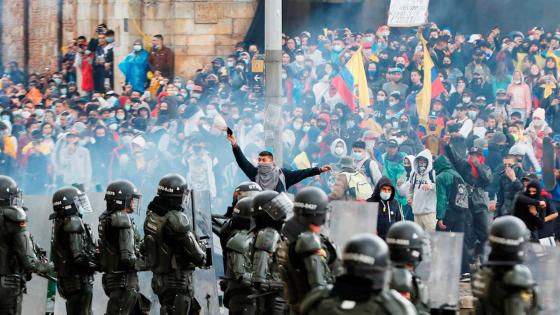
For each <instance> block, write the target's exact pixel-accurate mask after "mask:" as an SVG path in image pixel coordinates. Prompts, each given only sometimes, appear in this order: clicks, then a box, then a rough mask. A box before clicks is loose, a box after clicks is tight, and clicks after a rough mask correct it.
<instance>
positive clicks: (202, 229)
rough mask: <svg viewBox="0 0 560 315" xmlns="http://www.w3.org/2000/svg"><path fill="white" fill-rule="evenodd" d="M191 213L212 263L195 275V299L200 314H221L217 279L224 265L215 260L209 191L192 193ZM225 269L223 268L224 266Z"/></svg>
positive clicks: (191, 219) (198, 270) (195, 272)
mask: <svg viewBox="0 0 560 315" xmlns="http://www.w3.org/2000/svg"><path fill="white" fill-rule="evenodd" d="M190 199H191V200H190V201H191V206H190V207H189V209H190V211H187V215H188V216H189V219H190V222H193V230H194V232H195V235H196V236H197V239H198V240H199V241H200V242H201V243H204V244H205V245H206V247H207V251H206V254H207V260H209V262H210V263H212V262H214V263H216V264H209V266H208V267H207V268H205V269H201V268H197V269H196V270H195V271H194V273H193V287H194V297H195V299H196V301H197V302H198V304H199V305H200V308H201V312H200V314H206V315H210V314H220V303H219V301H220V297H219V296H218V281H217V278H216V267H217V266H215V265H217V264H218V263H220V264H221V263H222V261H223V260H222V259H221V258H219V259H218V258H217V257H216V259H214V257H212V256H213V254H214V244H215V243H216V244H219V243H220V242H219V241H216V242H214V238H213V236H214V235H213V233H212V218H211V215H212V212H211V206H210V193H209V192H208V191H194V192H192V193H191V198H190ZM222 268H223V266H222Z"/></svg>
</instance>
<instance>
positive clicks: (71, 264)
mask: <svg viewBox="0 0 560 315" xmlns="http://www.w3.org/2000/svg"><path fill="white" fill-rule="evenodd" d="M52 204H53V210H54V213H53V214H51V217H50V218H51V219H54V226H53V232H52V241H51V242H52V244H51V245H52V250H53V255H52V257H53V262H54V266H55V270H56V272H57V273H58V283H57V285H58V292H59V293H60V295H61V296H62V297H63V298H65V299H66V313H67V314H77V315H91V314H93V313H92V309H91V299H92V294H93V274H94V272H95V270H96V269H97V263H96V257H95V255H96V254H95V252H96V248H95V243H94V241H93V239H92V234H91V228H90V227H89V225H88V224H86V223H84V222H83V220H82V216H83V215H84V213H90V212H93V210H92V208H91V204H90V203H89V199H88V197H87V195H86V194H85V193H83V192H82V191H80V190H79V189H77V188H75V187H64V188H61V189H59V190H57V191H56V192H55V193H54V195H53V198H52Z"/></svg>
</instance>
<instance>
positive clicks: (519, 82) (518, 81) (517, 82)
mask: <svg viewBox="0 0 560 315" xmlns="http://www.w3.org/2000/svg"><path fill="white" fill-rule="evenodd" d="M513 83H515V84H521V80H515V81H513Z"/></svg>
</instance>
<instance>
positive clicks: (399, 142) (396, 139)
mask: <svg viewBox="0 0 560 315" xmlns="http://www.w3.org/2000/svg"><path fill="white" fill-rule="evenodd" d="M395 141H397V143H398V145H401V144H402V143H403V142H404V139H403V138H401V137H398V138H395Z"/></svg>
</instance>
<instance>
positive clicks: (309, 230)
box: [279, 187, 337, 314]
mask: <svg viewBox="0 0 560 315" xmlns="http://www.w3.org/2000/svg"><path fill="white" fill-rule="evenodd" d="M327 211H328V197H327V194H325V192H324V191H322V190H321V189H319V188H317V187H305V188H303V189H302V190H301V191H299V192H298V193H297V194H296V196H295V200H294V217H293V218H291V219H290V220H288V221H287V222H286V224H285V225H284V228H283V229H282V234H283V235H284V236H285V240H284V241H283V242H282V245H281V247H280V249H279V259H280V265H281V276H282V281H283V282H284V285H285V286H286V294H287V299H288V304H289V305H290V313H291V314H299V307H300V303H301V301H302V300H303V298H304V297H305V295H307V293H308V292H309V291H311V290H312V289H316V288H320V287H326V286H327V285H328V284H330V283H332V282H333V281H334V272H335V268H336V265H335V264H336V263H337V255H336V250H335V249H334V246H333V244H332V242H331V241H330V240H328V239H327V238H326V237H325V236H324V235H322V234H321V226H322V225H324V224H325V221H326V216H327Z"/></svg>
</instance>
